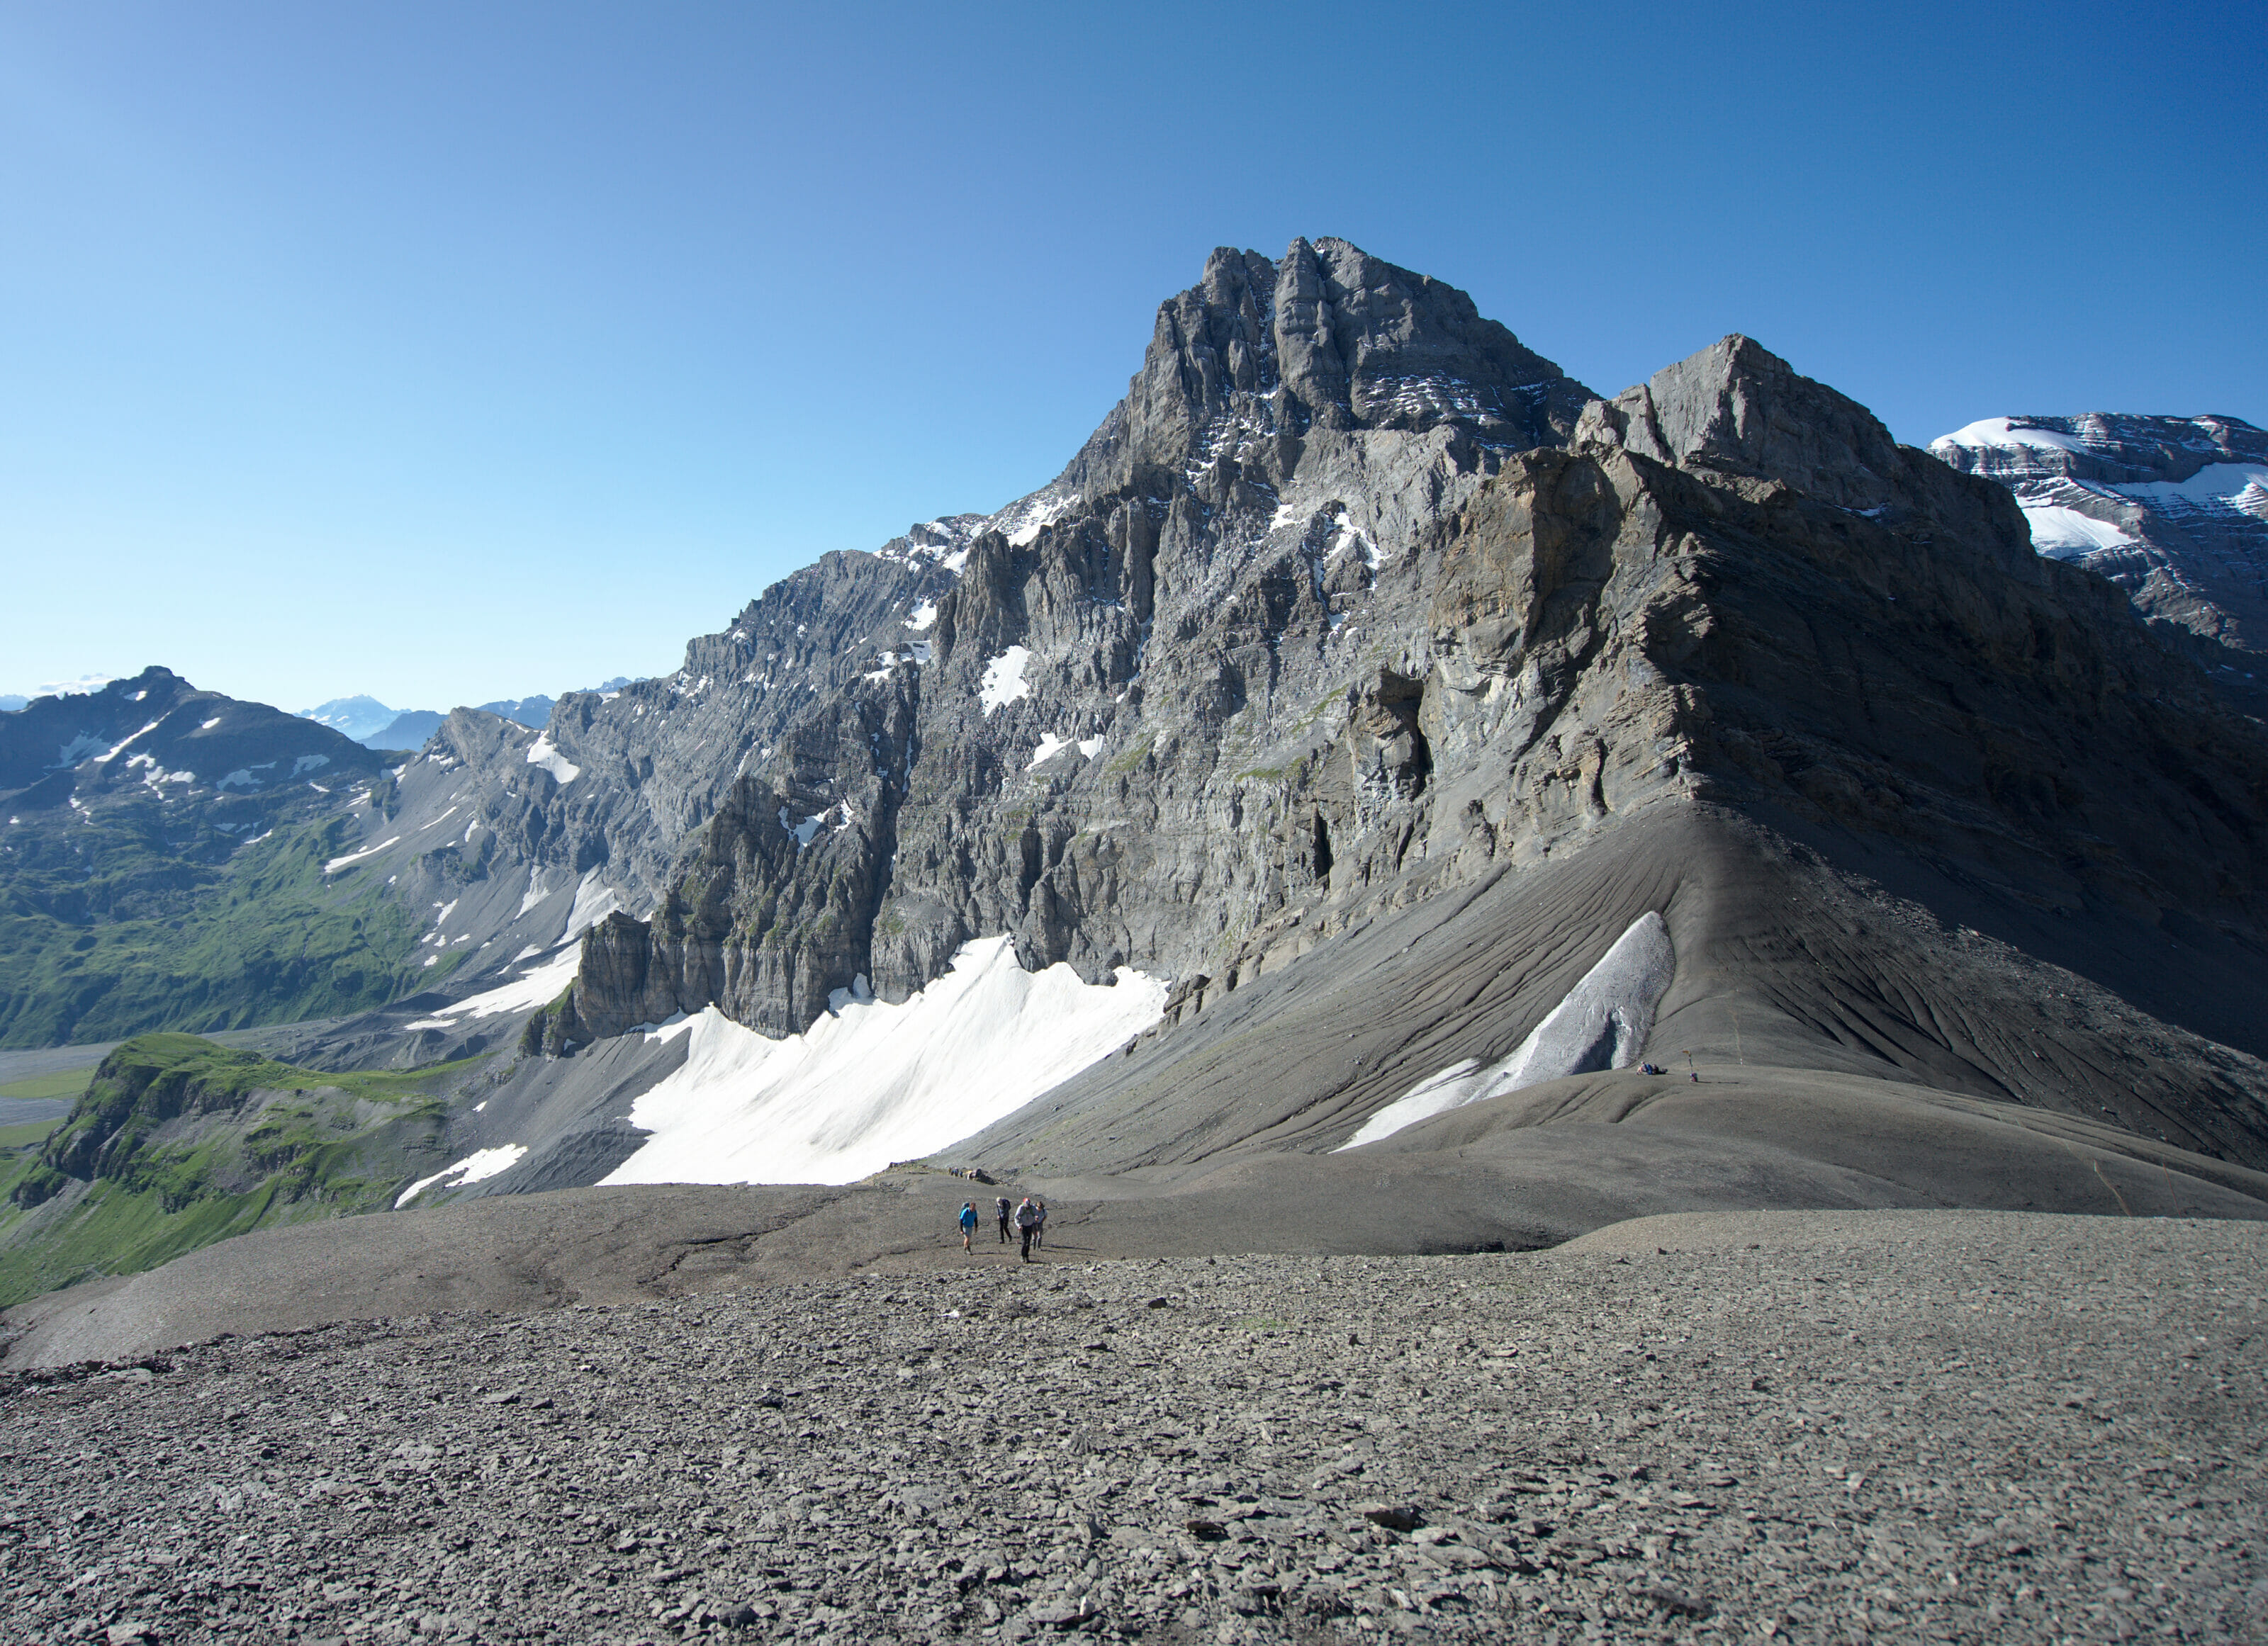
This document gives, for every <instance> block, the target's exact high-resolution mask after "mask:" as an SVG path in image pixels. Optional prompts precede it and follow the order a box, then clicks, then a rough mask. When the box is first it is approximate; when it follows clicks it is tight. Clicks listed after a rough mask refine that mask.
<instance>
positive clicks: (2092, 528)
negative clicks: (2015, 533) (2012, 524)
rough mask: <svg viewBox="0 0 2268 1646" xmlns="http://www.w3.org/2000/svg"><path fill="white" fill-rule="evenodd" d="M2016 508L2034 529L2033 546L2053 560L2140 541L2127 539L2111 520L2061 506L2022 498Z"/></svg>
mask: <svg viewBox="0 0 2268 1646" xmlns="http://www.w3.org/2000/svg"><path fill="white" fill-rule="evenodd" d="M2016 506H2017V507H2018V508H2020V509H2021V510H2022V511H2024V520H2025V523H2026V524H2027V525H2029V526H2030V527H2031V528H2032V547H2033V548H2034V549H2035V550H2036V552H2038V553H2040V554H2043V555H2048V556H2050V557H2051V558H2060V557H2062V556H2063V555H2083V554H2087V553H2088V552H2089V551H2091V550H2094V549H2098V548H2124V547H2126V546H2127V545H2128V544H2130V543H2135V542H2139V541H2140V540H2139V538H2134V537H2130V536H2128V535H2127V534H2126V533H2124V532H2122V531H2120V530H2119V529H2118V528H2117V525H2113V524H2112V523H2111V522H2110V521H2109V520H2098V519H2096V518H2095V517H2094V516H2093V515H2091V514H2081V513H2080V511H2078V510H2076V509H2066V508H2065V507H2064V506H2063V505H2062V504H2061V503H2026V502H2024V501H2023V500H2022V499H2021V498H2019V499H2018V500H2017V503H2016Z"/></svg>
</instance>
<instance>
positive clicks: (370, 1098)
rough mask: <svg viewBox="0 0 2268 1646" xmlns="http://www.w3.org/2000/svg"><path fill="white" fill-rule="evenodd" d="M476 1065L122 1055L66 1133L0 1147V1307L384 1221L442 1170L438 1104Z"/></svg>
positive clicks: (121, 1051)
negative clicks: (377, 1215) (242, 1241)
mask: <svg viewBox="0 0 2268 1646" xmlns="http://www.w3.org/2000/svg"><path fill="white" fill-rule="evenodd" d="M480 1062H482V1060H481V1059H477V1058H475V1059H468V1060H466V1061H464V1062H455V1063H439V1064H434V1065H431V1067H428V1068H425V1069H414V1070H409V1071H404V1072H392V1073H382V1074H361V1073H356V1074H329V1073H325V1072H321V1071H319V1070H315V1069H298V1068H294V1067H292V1066H291V1065H290V1064H288V1063H279V1062H274V1061H272V1060H271V1059H269V1058H267V1057H264V1056H262V1055H261V1054H258V1053H256V1052H242V1051H232V1050H230V1049H229V1048H228V1047H222V1046H217V1045H215V1044H214V1043H213V1042H212V1041H210V1040H201V1039H199V1038H198V1037H196V1036H195V1035H188V1034H144V1035H141V1036H139V1037H137V1038H136V1039H134V1040H129V1041H127V1042H126V1043H125V1044H124V1045H122V1046H121V1047H118V1048H117V1049H116V1050H115V1051H114V1052H112V1053H111V1054H110V1055H109V1056H108V1057H107V1058H105V1059H104V1060H103V1062H102V1064H101V1066H100V1067H99V1069H96V1071H95V1074H94V1077H93V1079H92V1081H91V1082H90V1083H89V1084H87V1087H86V1090H85V1092H84V1093H83V1094H82V1095H81V1096H80V1098H79V1099H78V1100H77V1103H76V1104H75V1105H74V1106H72V1109H71V1112H70V1114H68V1115H67V1116H65V1117H64V1118H63V1120H62V1121H60V1122H55V1121H44V1122H39V1123H36V1124H34V1125H32V1126H26V1127H18V1128H10V1129H9V1132H8V1133H7V1134H5V1135H0V1307H4V1306H5V1305H7V1304H13V1303H18V1302H21V1301H22V1300H23V1299H24V1298H26V1297H34V1296H37V1295H38V1294H40V1293H41V1292H45V1291H52V1290H55V1289H56V1288H57V1287H61V1286H68V1285H72V1284H75V1283H76V1282H79V1281H83V1280H91V1279H94V1278H97V1277H99V1276H101V1275H123V1274H131V1273H134V1272H136V1271H137V1270H141V1269H145V1268H154V1267H155V1266H156V1265H158V1264H159V1263H163V1262H165V1261H166V1260H168V1259H171V1258H175V1257H178V1256H180V1254H181V1253H184V1252H188V1251H193V1250H195V1248H196V1247H198V1246H208V1245H210V1244H211V1243H212V1242H213V1241H215V1240H220V1239H225V1238H227V1237H229V1236H231V1235H237V1234H242V1233H244V1232H246V1231H247V1230H252V1229H258V1228H263V1227H266V1226H268V1225H269V1224H273V1223H299V1222H305V1221H307V1220H310V1219H313V1218H318V1217H336V1216H347V1215H350V1214H351V1213H356V1212H365V1211H376V1210H380V1209H384V1208H386V1207H387V1206H388V1205H389V1204H390V1203H391V1201H392V1199H393V1196H394V1194H396V1193H397V1192H398V1191H399V1190H400V1189H401V1187H402V1186H403V1185H404V1184H405V1183H406V1182H407V1181H408V1180H409V1179H411V1178H413V1177H416V1176H418V1175H421V1174H423V1173H430V1172H432V1171H433V1170H435V1169H436V1167H437V1166H438V1165H441V1164H443V1163H444V1162H445V1161H446V1135H447V1115H446V1108H445V1106H444V1104H443V1102H442V1098H443V1095H444V1094H445V1093H446V1092H447V1091H449V1090H451V1089H452V1088H453V1087H454V1086H456V1085H458V1084H461V1083H462V1082H463V1080H464V1079H465V1078H466V1077H467V1076H468V1075H469V1074H470V1073H471V1072H472V1071H473V1070H474V1069H475V1068H477V1067H478V1065H479V1064H480Z"/></svg>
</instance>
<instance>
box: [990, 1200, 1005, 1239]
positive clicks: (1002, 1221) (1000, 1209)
mask: <svg viewBox="0 0 2268 1646" xmlns="http://www.w3.org/2000/svg"><path fill="white" fill-rule="evenodd" d="M992 1204H993V1206H994V1207H995V1208H996V1209H998V1212H999V1214H1000V1244H1001V1245H1002V1246H1006V1245H1007V1244H1008V1197H1007V1196H1006V1195H1005V1194H1003V1195H1002V1196H1001V1197H1000V1198H999V1199H998V1200H997V1201H993V1202H992Z"/></svg>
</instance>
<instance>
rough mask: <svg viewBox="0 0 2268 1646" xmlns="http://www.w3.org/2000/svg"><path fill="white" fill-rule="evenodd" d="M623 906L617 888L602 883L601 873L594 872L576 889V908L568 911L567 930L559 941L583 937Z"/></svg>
mask: <svg viewBox="0 0 2268 1646" xmlns="http://www.w3.org/2000/svg"><path fill="white" fill-rule="evenodd" d="M621 907H622V899H621V898H619V897H617V896H616V895H615V888H614V887H612V886H610V885H605V884H604V883H602V882H601V881H600V878H599V871H597V870H596V869H593V870H592V871H590V872H589V873H588V874H586V875H585V876H584V877H583V878H582V881H581V883H580V884H578V885H577V886H576V888H575V906H574V907H573V908H571V909H569V910H568V911H567V929H566V930H564V931H563V932H561V933H560V934H559V941H560V942H562V943H566V942H569V941H571V939H573V938H576V937H581V936H582V935H583V934H584V933H585V932H586V931H588V930H591V928H592V927H593V926H595V925H597V924H598V923H599V922H600V921H602V920H604V919H606V917H607V916H608V915H611V914H613V913H614V912H615V910H616V909H618V908H621Z"/></svg>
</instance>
